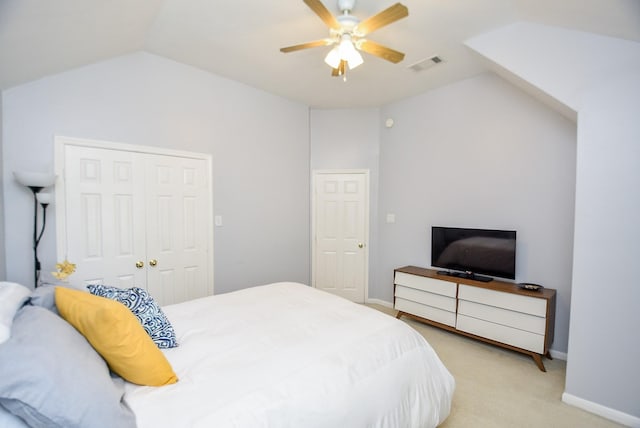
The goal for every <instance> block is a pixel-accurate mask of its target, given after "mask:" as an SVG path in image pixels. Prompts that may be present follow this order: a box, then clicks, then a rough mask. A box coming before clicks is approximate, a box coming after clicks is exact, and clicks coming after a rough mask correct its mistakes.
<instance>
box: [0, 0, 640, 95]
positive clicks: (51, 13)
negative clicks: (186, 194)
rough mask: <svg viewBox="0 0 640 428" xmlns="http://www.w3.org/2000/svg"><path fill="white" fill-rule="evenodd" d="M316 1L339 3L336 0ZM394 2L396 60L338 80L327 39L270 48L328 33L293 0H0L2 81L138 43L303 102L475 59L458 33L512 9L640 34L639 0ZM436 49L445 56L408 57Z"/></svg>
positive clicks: (428, 81)
mask: <svg viewBox="0 0 640 428" xmlns="http://www.w3.org/2000/svg"><path fill="white" fill-rule="evenodd" d="M323 2H324V4H325V6H326V7H327V9H329V10H330V11H331V12H332V13H334V15H337V14H338V10H337V1H335V0H324V1H323ZM394 2H395V0H357V2H356V6H355V8H354V10H353V12H352V13H353V14H354V15H356V16H357V17H359V18H361V19H363V18H367V17H369V16H371V15H374V14H375V13H377V12H380V11H381V10H383V9H385V8H387V7H388V6H390V5H391V4H393V3H394ZM401 3H403V4H404V5H406V6H407V7H408V8H409V17H408V18H405V19H402V20H400V21H397V22H395V23H393V24H391V25H389V26H387V27H384V28H382V29H379V30H378V31H375V32H374V33H372V34H371V35H370V36H369V37H368V38H369V39H371V40H374V41H376V42H378V43H381V44H383V45H386V46H389V47H391V48H393V49H396V50H399V51H402V52H404V53H405V54H406V57H405V59H404V61H402V62H400V63H399V64H392V63H389V62H386V61H384V60H381V59H379V58H376V57H373V56H371V55H368V54H363V56H364V60H365V63H364V64H363V65H362V66H360V67H358V68H357V69H355V70H353V71H351V72H349V73H348V74H347V77H348V79H347V81H346V82H343V81H342V79H341V78H334V77H331V76H330V71H331V69H330V68H329V67H328V66H327V65H326V64H325V63H324V62H323V58H324V56H325V55H326V53H327V52H328V50H329V49H330V48H329V47H319V48H313V49H308V50H304V51H299V52H293V53H288V54H283V53H281V52H280V51H279V48H280V47H283V46H289V45H294V44H298V43H303V42H308V41H313V40H318V39H322V38H325V37H327V36H328V29H327V28H326V26H325V24H324V23H323V22H322V21H321V20H320V19H319V18H318V17H317V16H316V15H315V14H314V13H313V12H312V11H311V10H310V9H309V8H308V7H307V6H306V5H305V4H304V3H303V1H302V0H278V1H264V0H226V1H219V0H49V1H44V0H0V89H7V88H10V87H12V86H16V85H19V84H22V83H25V82H28V81H31V80H35V79H38V78H41V77H44V76H47V75H50V74H55V73H59V72H62V71H65V70H68V69H71V68H75V67H79V66H83V65H86V64H90V63H94V62H97V61H102V60H106V59H109V58H112V57H115V56H119V55H123V54H127V53H131V52H135V51H141V50H143V51H147V52H151V53H154V54H157V55H161V56H164V57H166V58H170V59H173V60H175V61H178V62H181V63H184V64H188V65H192V66H195V67H198V68H201V69H204V70H207V71H210V72H211V73H215V74H217V75H220V76H224V77H228V78H231V79H234V80H236V81H240V82H243V83H245V84H247V85H250V86H253V87H255V88H259V89H262V90H265V91H267V92H271V93H273V94H277V95H280V96H283V97H286V98H289V99H292V100H295V101H299V102H302V103H304V104H307V105H309V106H312V107H318V108H345V107H373V106H379V105H383V104H385V103H388V102H392V101H395V100H398V99H401V98H406V97H408V96H412V95H415V94H418V93H421V92H424V91H426V90H429V89H433V88H436V87H438V86H442V85H446V84H448V83H452V82H454V81H457V80H460V79H464V78H467V77H471V76H473V75H476V74H478V73H480V72H482V71H484V70H485V69H484V65H483V63H482V62H480V61H479V60H478V59H477V58H476V57H475V56H474V55H473V53H472V52H471V51H470V50H469V49H468V48H466V47H465V46H464V43H463V42H464V41H465V40H467V39H469V38H471V37H473V36H477V35H479V34H482V33H484V32H487V31H490V30H493V29H495V28H498V27H501V26H504V25H507V24H510V23H513V22H516V21H530V22H536V23H542V24H548V25H553V26H558V27H563V28H569V29H575V30H580V31H587V32H593V33H596V34H601V35H606V36H612V37H618V38H622V39H628V40H634V41H640V1H638V0H401ZM433 55H438V56H440V57H441V58H442V59H443V61H444V62H442V63H441V64H439V65H437V66H434V67H431V68H429V69H427V70H423V71H420V72H415V71H413V70H411V69H409V68H408V66H410V65H412V64H414V63H416V62H418V61H421V60H423V59H425V58H428V57H430V56H433ZM595 60H597V58H594V61H595ZM550 66H551V67H552V66H553V65H552V64H551V65H550Z"/></svg>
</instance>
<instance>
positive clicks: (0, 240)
mask: <svg viewBox="0 0 640 428" xmlns="http://www.w3.org/2000/svg"><path fill="white" fill-rule="evenodd" d="M2 146H3V144H2V91H0V281H4V280H5V279H6V277H7V270H6V264H5V250H4V247H5V240H4V198H3V192H2V187H3V183H4V174H3V170H4V169H3V162H2Z"/></svg>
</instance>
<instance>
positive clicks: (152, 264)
mask: <svg viewBox="0 0 640 428" xmlns="http://www.w3.org/2000/svg"><path fill="white" fill-rule="evenodd" d="M157 264H158V261H157V260H156V259H151V260H149V265H150V266H152V267H153V266H155V265H157Z"/></svg>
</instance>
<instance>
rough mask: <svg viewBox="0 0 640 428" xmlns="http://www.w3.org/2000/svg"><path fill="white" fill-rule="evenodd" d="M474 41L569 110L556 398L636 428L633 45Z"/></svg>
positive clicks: (503, 33)
mask: <svg viewBox="0 0 640 428" xmlns="http://www.w3.org/2000/svg"><path fill="white" fill-rule="evenodd" d="M476 39H477V40H474V42H473V43H470V44H469V45H470V46H471V47H473V48H474V49H476V50H478V52H479V53H481V54H482V55H485V56H486V57H487V59H489V60H490V61H492V62H493V63H495V64H497V66H498V69H499V70H501V72H511V73H513V74H514V75H516V76H517V77H518V78H520V79H524V80H526V81H527V82H529V84H530V86H531V87H532V86H536V87H537V90H538V91H541V92H543V93H546V94H548V95H550V96H551V97H552V98H554V99H556V100H558V101H559V102H562V103H563V104H565V105H566V106H569V107H571V108H572V109H573V110H575V111H577V112H578V142H577V169H576V170H577V176H576V206H575V241H574V258H573V284H572V294H573V297H572V301H571V323H570V334H569V336H570V338H569V353H568V361H567V380H566V389H565V394H564V395H563V400H564V401H566V402H569V403H571V404H574V405H577V406H579V407H582V408H584V409H587V410H589V411H592V412H594V413H597V414H600V415H602V416H605V417H607V418H610V419H613V420H615V421H618V422H621V423H624V424H626V425H630V426H640V400H639V399H638V397H640V370H638V368H637V363H638V361H639V360H640V340H638V337H640V336H639V334H638V328H639V327H640V313H639V311H638V302H640V291H639V280H638V275H637V273H636V272H635V269H634V267H635V265H637V263H638V260H640V244H639V242H640V223H639V222H638V218H640V193H639V192H638V184H639V183H640V122H639V121H638V118H639V117H640V101H639V100H640V43H637V42H632V41H629V40H621V39H615V38H612V37H604V36H600V35H597V34H589V33H582V32H577V31H571V30H566V29H560V28H552V27H547V26H542V25H535V24H516V25H511V26H508V27H506V28H503V29H497V30H494V31H493V32H491V33H488V34H485V35H482V36H480V37H478V38H476ZM532 59H534V60H532ZM549 64H552V65H553V66H549Z"/></svg>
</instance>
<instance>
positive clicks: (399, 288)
mask: <svg viewBox="0 0 640 428" xmlns="http://www.w3.org/2000/svg"><path fill="white" fill-rule="evenodd" d="M398 297H400V298H402V299H404V300H411V301H412V302H416V303H422V304H424V305H429V306H433V307H434V308H439V309H444V310H445V311H449V312H455V311H456V299H455V298H453V297H447V296H443V295H441V294H434V293H429V292H428V291H422V290H418V289H416V288H409V287H405V286H404V285H396V298H398Z"/></svg>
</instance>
